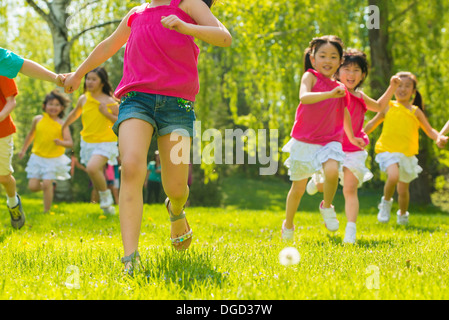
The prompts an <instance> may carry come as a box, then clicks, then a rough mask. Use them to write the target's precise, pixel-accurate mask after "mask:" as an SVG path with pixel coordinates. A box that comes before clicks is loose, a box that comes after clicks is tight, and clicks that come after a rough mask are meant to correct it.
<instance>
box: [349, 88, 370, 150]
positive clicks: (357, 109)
mask: <svg viewBox="0 0 449 320" xmlns="http://www.w3.org/2000/svg"><path fill="white" fill-rule="evenodd" d="M348 110H349V113H350V114H351V122H352V130H353V131H354V136H355V137H357V138H362V139H363V140H364V141H365V143H366V145H368V144H369V138H368V135H367V134H366V133H365V131H363V123H364V122H365V113H366V110H367V109H366V103H365V100H363V97H361V98H358V97H356V96H355V95H353V94H352V93H350V92H349V105H348ZM361 150H363V149H360V148H359V147H357V146H355V145H353V144H352V143H351V142H349V139H348V136H347V135H346V134H345V135H344V136H343V151H344V152H354V151H361Z"/></svg>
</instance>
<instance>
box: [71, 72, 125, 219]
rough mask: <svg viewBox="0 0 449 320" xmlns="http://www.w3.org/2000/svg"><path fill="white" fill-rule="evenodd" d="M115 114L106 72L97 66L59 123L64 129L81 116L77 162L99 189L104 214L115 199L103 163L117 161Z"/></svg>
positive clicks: (110, 212)
mask: <svg viewBox="0 0 449 320" xmlns="http://www.w3.org/2000/svg"><path fill="white" fill-rule="evenodd" d="M117 115H118V103H117V101H116V100H115V99H114V97H113V94H112V87H111V85H110V83H109V78H108V74H107V72H106V70H105V69H104V68H102V67H98V68H95V69H93V70H91V71H89V72H88V73H87V74H86V76H85V82H84V94H83V95H81V96H80V98H79V99H78V103H77V105H76V108H75V109H73V110H72V112H70V114H69V115H68V117H67V119H66V120H65V122H64V124H63V126H62V130H63V132H64V131H65V130H66V128H68V126H70V125H71V124H72V123H73V122H75V121H76V120H77V119H78V118H79V117H80V116H81V120H82V123H83V130H82V131H81V132H80V134H81V149H80V158H81V160H80V162H81V163H82V164H84V165H85V166H86V170H87V174H88V175H89V177H90V179H91V181H92V184H93V187H94V188H95V189H96V190H97V191H98V194H99V198H100V208H101V209H103V211H104V213H107V214H114V213H115V208H114V207H113V204H114V198H113V197H112V193H111V190H110V189H108V187H107V184H106V178H105V176H104V167H105V165H106V163H109V164H111V165H115V164H117V156H118V147H117V136H116V135H115V134H114V132H113V131H112V126H113V125H114V122H115V121H117Z"/></svg>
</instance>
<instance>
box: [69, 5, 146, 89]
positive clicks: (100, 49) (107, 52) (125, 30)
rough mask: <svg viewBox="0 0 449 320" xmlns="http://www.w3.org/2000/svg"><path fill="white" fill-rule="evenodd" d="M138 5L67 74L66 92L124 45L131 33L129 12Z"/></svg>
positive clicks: (78, 84)
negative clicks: (76, 67) (72, 71)
mask: <svg viewBox="0 0 449 320" xmlns="http://www.w3.org/2000/svg"><path fill="white" fill-rule="evenodd" d="M137 9H138V7H136V8H133V9H132V10H131V11H130V12H129V13H128V14H127V15H126V17H125V18H124V19H123V20H122V22H121V23H120V25H119V26H118V27H117V29H116V30H115V31H114V32H113V33H112V35H110V36H109V37H108V38H106V39H105V40H103V41H102V42H100V44H99V45H98V46H96V47H95V49H94V50H93V51H92V52H91V54H90V55H89V57H87V59H86V60H85V61H84V62H83V63H81V65H80V66H79V67H78V69H76V71H75V72H74V73H70V74H69V75H67V78H66V79H65V82H64V88H65V92H66V93H73V92H74V91H75V90H77V89H78V88H79V86H80V84H81V81H82V79H83V77H84V76H85V75H86V74H87V73H88V72H90V71H91V70H93V69H95V68H96V67H98V66H100V65H101V64H103V63H104V62H105V61H106V60H108V59H109V58H110V57H112V56H113V55H114V54H116V53H117V51H118V50H119V49H120V48H121V47H123V46H124V45H125V43H126V42H127V41H128V38H129V35H130V33H131V28H130V27H128V18H129V16H130V15H131V14H133V13H134V12H136V11H137Z"/></svg>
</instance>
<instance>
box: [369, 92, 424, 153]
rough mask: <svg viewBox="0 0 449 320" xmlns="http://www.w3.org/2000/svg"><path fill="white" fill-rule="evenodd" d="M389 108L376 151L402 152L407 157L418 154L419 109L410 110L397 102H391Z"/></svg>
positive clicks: (415, 107)
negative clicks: (417, 112)
mask: <svg viewBox="0 0 449 320" xmlns="http://www.w3.org/2000/svg"><path fill="white" fill-rule="evenodd" d="M389 106H390V109H389V110H388V112H387V114H386V115H385V120H384V123H383V128H382V133H381V135H380V137H379V140H377V143H376V146H375V148H374V151H375V152H376V153H381V152H400V153H403V154H404V155H406V156H407V157H411V156H413V155H416V154H418V150H419V127H420V122H419V120H418V118H417V117H416V115H415V112H416V109H418V107H417V106H412V110H409V109H407V108H406V107H404V106H403V105H402V104H400V103H399V102H397V101H390V103H389Z"/></svg>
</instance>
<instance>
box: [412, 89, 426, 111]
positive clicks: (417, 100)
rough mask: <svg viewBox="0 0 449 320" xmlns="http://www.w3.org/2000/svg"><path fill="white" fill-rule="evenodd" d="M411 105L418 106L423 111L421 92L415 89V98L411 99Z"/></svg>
mask: <svg viewBox="0 0 449 320" xmlns="http://www.w3.org/2000/svg"><path fill="white" fill-rule="evenodd" d="M413 105H414V106H417V107H418V108H420V109H421V110H422V111H424V104H423V101H422V96H421V93H419V91H418V90H416V94H415V99H413Z"/></svg>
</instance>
